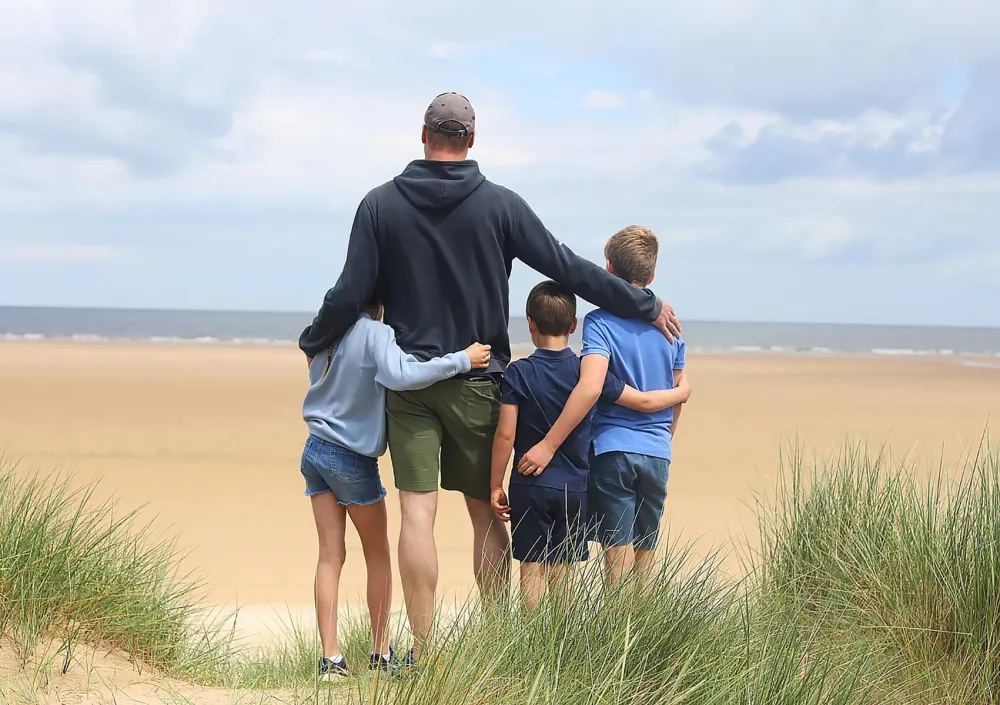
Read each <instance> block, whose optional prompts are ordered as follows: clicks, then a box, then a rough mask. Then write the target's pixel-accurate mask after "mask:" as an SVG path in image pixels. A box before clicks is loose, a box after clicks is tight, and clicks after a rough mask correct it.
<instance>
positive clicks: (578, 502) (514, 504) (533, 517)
mask: <svg viewBox="0 0 1000 705" xmlns="http://www.w3.org/2000/svg"><path fill="white" fill-rule="evenodd" d="M507 499H508V501H509V502H510V525H511V527H512V528H511V534H512V539H511V544H512V548H513V553H514V558H515V560H518V561H521V562H522V563H573V562H576V561H585V560H587V558H588V557H589V553H588V550H587V493H586V492H569V491H567V490H564V489H563V490H556V489H552V488H550V487H538V486H537V485H527V484H512V485H511V486H510V491H509V492H508V498H507Z"/></svg>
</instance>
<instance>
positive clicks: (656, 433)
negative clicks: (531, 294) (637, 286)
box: [581, 310, 684, 460]
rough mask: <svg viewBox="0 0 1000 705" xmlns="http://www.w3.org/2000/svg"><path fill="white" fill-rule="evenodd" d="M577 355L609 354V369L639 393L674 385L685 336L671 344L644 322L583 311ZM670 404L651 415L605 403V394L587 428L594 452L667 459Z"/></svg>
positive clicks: (657, 330) (681, 363) (671, 387)
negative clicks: (581, 348) (580, 346)
mask: <svg viewBox="0 0 1000 705" xmlns="http://www.w3.org/2000/svg"><path fill="white" fill-rule="evenodd" d="M581 355H603V356H604V357H606V358H608V373H609V374H613V375H615V376H616V377H617V378H618V379H620V380H621V381H622V382H623V383H624V384H627V385H628V386H630V387H634V388H635V389H638V390H639V391H641V392H649V391H653V390H657V389H673V388H674V370H682V369H684V341H683V340H681V339H680V338H678V339H676V340H675V341H674V342H673V343H671V342H670V341H669V340H667V338H666V336H664V335H663V333H661V332H660V331H659V329H657V328H655V327H653V326H651V325H650V324H649V323H648V322H646V321H637V320H627V319H624V318H618V316H614V315H612V314H610V313H608V312H607V311H603V310H597V311H592V312H591V313H588V314H587V317H586V318H585V319H584V321H583V352H582V353H581ZM673 421H674V410H673V408H670V409H666V410H665V411H658V412H656V413H653V414H641V413H639V412H637V411H632V410H631V409H626V408H625V407H622V406H618V405H616V404H609V403H607V402H606V401H604V400H603V399H602V400H601V401H599V402H598V403H597V411H596V412H595V414H594V421H593V425H592V427H591V434H592V436H593V442H594V454H595V455H601V454H603V453H610V452H611V451H624V452H626V453H640V454H642V455H651V456H653V457H656V458H666V459H667V460H670V424H672V423H673Z"/></svg>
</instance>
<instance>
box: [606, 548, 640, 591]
mask: <svg viewBox="0 0 1000 705" xmlns="http://www.w3.org/2000/svg"><path fill="white" fill-rule="evenodd" d="M634 564H635V549H633V548H632V544H628V545H625V546H608V547H607V548H605V549H604V565H605V570H606V575H607V580H608V583H617V582H618V581H619V580H621V579H622V578H625V577H628V575H629V573H631V572H632V566H633V565H634Z"/></svg>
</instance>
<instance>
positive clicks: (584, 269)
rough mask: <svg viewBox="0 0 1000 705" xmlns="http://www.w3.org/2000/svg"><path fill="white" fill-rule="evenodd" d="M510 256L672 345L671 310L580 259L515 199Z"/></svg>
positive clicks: (675, 326)
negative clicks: (646, 325)
mask: <svg viewBox="0 0 1000 705" xmlns="http://www.w3.org/2000/svg"><path fill="white" fill-rule="evenodd" d="M517 205H518V212H517V225H516V232H515V233H514V240H513V245H514V250H513V254H514V256H515V257H517V258H518V259H519V260H521V261H522V262H524V263H525V264H526V265H528V266H529V267H531V268H532V269H534V270H536V271H538V272H540V273H542V274H544V275H545V276H547V277H549V278H550V279H553V280H555V281H557V282H559V283H560V284H562V285H563V286H565V287H566V288H567V289H569V290H570V291H572V292H573V293H574V294H577V295H578V296H580V297H581V298H583V299H585V300H586V301H589V302H590V303H592V304H596V305H597V306H600V307H601V308H603V309H605V310H606V311H609V312H610V313H613V314H615V315H616V316H619V317H621V318H636V319H641V320H646V321H650V322H652V324H653V325H655V326H656V327H657V328H659V329H660V330H661V331H663V334H664V335H666V336H667V338H668V339H669V340H670V341H671V342H672V341H673V340H674V338H675V337H677V336H679V335H680V332H681V325H680V321H678V320H677V315H676V314H675V313H674V309H673V307H671V306H670V305H669V304H667V303H665V302H663V301H661V300H659V299H658V298H656V295H655V294H654V293H653V292H652V291H650V290H649V289H639V288H638V287H634V286H632V285H631V284H629V283H628V282H626V281H624V280H623V279H620V278H618V277H616V276H615V275H613V274H611V273H609V272H608V271H607V270H605V269H604V268H603V267H599V266H598V265H596V264H594V263H593V262H591V261H590V260H587V259H584V258H583V257H580V256H579V255H577V254H576V253H574V252H573V251H572V250H571V249H570V248H568V247H566V245H564V244H562V243H561V242H559V241H558V240H556V238H555V237H554V236H553V235H552V233H550V232H549V231H548V229H547V228H546V227H545V225H544V224H543V223H542V221H541V220H540V219H539V218H538V216H537V215H536V214H535V212H534V211H533V210H531V207H530V206H528V204H527V203H525V202H524V200H523V199H521V198H520V197H518V204H517Z"/></svg>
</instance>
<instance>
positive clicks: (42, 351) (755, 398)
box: [0, 343, 1000, 632]
mask: <svg viewBox="0 0 1000 705" xmlns="http://www.w3.org/2000/svg"><path fill="white" fill-rule="evenodd" d="M996 363H997V361H995V360H993V361H990V364H992V365H993V366H979V367H972V366H964V365H962V364H961V362H960V361H958V360H957V359H930V358H928V359H891V358H818V357H815V358H814V357H781V356H743V357H699V356H692V357H691V359H690V361H689V370H690V374H691V378H692V381H693V384H694V387H695V395H694V397H693V399H692V402H691V403H690V404H689V406H688V407H687V408H686V410H685V412H684V416H683V420H682V423H681V430H680V433H679V434H678V439H677V443H676V450H675V461H674V464H673V467H672V470H671V478H670V495H669V499H668V509H667V512H668V516H669V521H670V529H671V533H672V535H674V536H683V537H686V538H692V539H698V540H699V541H700V543H701V544H702V545H703V546H705V547H707V546H709V545H711V544H716V543H720V542H725V541H727V540H729V539H730V537H731V536H732V535H733V534H738V533H739V532H740V530H741V526H743V525H744V524H745V523H746V522H747V521H748V520H749V519H750V513H749V511H748V509H747V507H746V503H748V502H752V499H753V496H754V493H755V492H757V491H759V490H762V489H770V488H771V487H773V484H774V480H775V477H776V468H777V462H778V454H779V450H780V448H781V446H782V443H783V442H787V441H789V440H794V439H795V438H796V437H798V438H799V440H800V441H801V442H803V443H805V444H806V445H807V446H808V447H810V448H812V449H814V450H815V451H817V452H819V453H826V452H829V451H831V450H832V449H835V448H836V447H837V446H838V445H839V444H841V443H843V441H844V440H845V438H846V437H848V436H852V437H865V438H867V439H869V440H870V441H871V442H874V443H882V442H883V441H885V440H886V439H889V440H890V441H891V443H892V445H893V447H894V449H895V450H896V451H897V452H899V451H903V450H910V451H912V452H913V453H917V454H920V455H922V456H926V457H927V458H928V459H930V460H932V461H933V460H936V459H937V458H938V457H939V456H941V455H942V454H943V455H944V457H946V458H948V459H954V458H956V457H958V456H959V455H960V454H961V453H962V452H963V451H964V450H968V449H969V448H974V447H975V445H976V444H977V443H978V440H979V438H980V436H981V434H982V433H983V431H984V429H985V427H986V424H987V420H988V419H989V418H990V416H991V415H993V416H997V415H1000V369H998V368H997V366H996ZM305 385H306V370H305V362H304V360H303V359H302V357H301V355H300V354H299V353H298V352H297V351H295V350H292V349H274V348H252V347H245V348H240V347H207V346H189V347H185V346H167V345H160V346H156V345H118V344H83V345H81V344H58V343H46V344H36V343H5V344H0V448H4V449H5V451H4V452H5V454H6V456H7V458H8V459H12V460H17V461H19V463H20V465H19V469H18V472H25V473H26V472H33V471H35V470H39V469H40V470H43V471H51V470H54V469H63V470H71V471H73V473H74V477H75V482H78V483H82V482H87V481H89V480H91V479H93V478H100V479H101V485H100V489H99V494H101V495H103V496H106V495H109V494H112V493H113V494H116V495H117V496H118V497H119V498H120V499H121V502H122V506H123V507H135V506H139V505H142V504H145V505H146V506H147V510H146V511H147V512H148V515H149V516H150V517H153V516H154V515H155V521H156V526H157V528H158V530H159V531H169V532H173V533H175V534H176V535H177V537H178V539H179V542H180V544H181V546H182V547H184V548H185V549H187V550H189V552H190V553H189V555H188V557H187V558H186V560H185V566H187V567H190V568H193V569H197V570H198V572H199V574H200V575H201V576H202V577H203V578H204V580H205V586H206V600H207V602H209V603H212V604H216V605H226V604H228V605H234V604H236V603H239V604H241V605H243V606H244V610H243V615H244V616H243V619H244V622H243V625H244V627H245V628H246V629H247V630H249V631H250V632H255V631H260V632H267V630H268V629H271V628H276V625H278V624H279V623H280V622H281V621H282V620H284V619H287V617H288V615H289V614H292V615H293V616H300V617H303V618H306V619H308V618H309V614H310V607H309V604H310V601H311V597H312V584H311V580H312V577H311V575H312V570H313V561H314V559H315V556H314V551H315V538H314V535H313V528H312V523H311V521H312V520H311V516H310V513H309V506H308V502H307V500H306V499H305V498H304V497H303V485H302V480H301V477H300V475H299V471H298V462H299V454H300V452H301V447H302V443H303V441H304V439H305V427H304V425H303V424H302V421H301V418H300V416H299V407H300V403H301V397H302V394H303V392H304V390H305ZM381 468H382V473H383V479H384V481H385V483H386V485H387V486H388V487H391V484H392V482H391V478H392V472H391V466H390V459H389V458H384V459H383V460H382V463H381ZM389 512H390V531H391V532H392V539H393V542H395V536H396V532H397V531H398V525H399V514H398V505H397V498H396V495H395V493H394V492H393V491H392V490H391V489H390V495H389ZM467 527H468V523H467V518H466V517H465V514H464V508H463V506H462V502H461V499H460V497H458V496H456V495H453V494H451V493H445V494H443V495H442V497H441V505H440V510H439V518H438V527H437V538H438V546H439V551H440V560H441V585H442V587H443V588H445V599H455V598H457V597H460V596H462V595H464V594H466V593H467V592H468V591H470V590H471V588H472V586H473V580H472V569H471V558H470V555H471V532H469V531H467ZM348 546H349V557H348V567H347V570H346V573H345V584H344V589H343V592H342V595H343V598H344V600H345V601H354V600H356V599H357V597H358V596H359V595H360V594H361V593H362V591H363V586H364V568H363V562H362V559H361V553H360V545H359V543H358V541H357V537H356V535H354V534H353V533H350V534H349V537H348ZM395 596H396V602H397V604H398V603H399V602H400V601H401V597H402V593H401V591H400V590H399V588H398V584H397V590H396V595H395Z"/></svg>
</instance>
